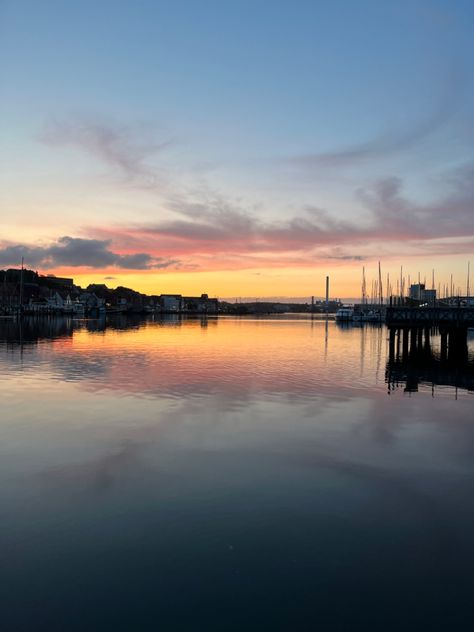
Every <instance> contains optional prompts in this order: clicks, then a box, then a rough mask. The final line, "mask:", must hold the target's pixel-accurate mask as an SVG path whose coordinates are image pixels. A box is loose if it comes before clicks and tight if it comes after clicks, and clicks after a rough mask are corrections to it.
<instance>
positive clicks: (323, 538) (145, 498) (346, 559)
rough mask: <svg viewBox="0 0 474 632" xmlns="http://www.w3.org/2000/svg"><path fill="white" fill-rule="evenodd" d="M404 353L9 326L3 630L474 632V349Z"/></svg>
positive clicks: (298, 338)
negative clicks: (459, 355) (393, 356)
mask: <svg viewBox="0 0 474 632" xmlns="http://www.w3.org/2000/svg"><path fill="white" fill-rule="evenodd" d="M387 339H388V332H387V330H386V329H385V328H362V329H361V328H342V327H340V326H338V325H336V324H335V323H334V322H329V323H325V322H319V321H313V322H312V321H310V320H308V319H304V318H303V319H301V318H285V317H281V318H276V319H240V320H238V319H235V320H233V319H220V320H219V321H217V320H208V321H199V320H194V321H193V320H191V321H181V322H180V321H178V320H173V319H172V318H170V319H169V320H166V321H161V322H158V321H156V322H154V321H148V322H140V321H116V322H115V323H108V324H107V326H106V327H105V326H104V324H100V323H98V322H97V321H90V322H80V321H74V322H73V321H67V320H52V321H44V322H42V323H36V324H35V323H34V322H28V321H25V322H24V323H23V324H22V325H21V328H20V327H19V325H17V324H15V323H13V322H9V321H0V402H1V423H0V450H1V454H0V508H1V509H0V510H1V516H0V545H1V546H0V599H1V611H0V612H1V615H0V616H1V619H0V620H1V623H0V628H1V629H2V630H5V631H6V632H10V631H15V630H35V631H38V630H45V631H48V632H51V631H55V630H58V631H59V630H60V631H61V632H63V631H64V632H65V631H76V630H81V631H86V632H91V631H101V632H102V631H108V630H113V631H122V630H127V631H130V632H136V631H142V630H146V631H148V630H150V631H154V630H160V631H164V632H168V631H171V632H174V631H182V630H184V631H193V632H194V631H199V632H201V631H203V632H207V631H210V632H214V631H219V632H225V631H227V630H232V631H233V630H239V631H246V630H271V631H275V630H288V631H290V632H291V631H298V630H323V631H324V630H377V631H379V630H380V631H382V630H383V631H386V630H404V631H405V630H420V631H424V630H430V631H431V630H449V631H450V630H473V629H474V615H473V614H472V608H471V603H470V602H471V600H472V589H473V585H474V582H473V580H474V545H473V534H474V503H473V498H474V415H473V401H474V400H473V393H472V388H473V385H474V380H473V369H472V366H473V362H474V360H473V349H472V348H471V347H472V342H470V343H469V344H470V345H471V346H470V347H469V351H468V356H467V357H465V358H464V359H463V362H462V363H461V366H451V365H448V366H446V363H440V362H439V354H438V346H437V345H438V341H437V339H436V337H434V338H433V340H432V341H431V347H430V348H429V349H427V350H426V349H425V353H424V355H423V357H418V358H417V359H416V360H415V359H412V361H410V362H409V363H406V362H405V363H403V362H397V363H390V362H388V342H387ZM433 382H434V383H433ZM407 385H408V387H407ZM469 389H471V392H470V391H469Z"/></svg>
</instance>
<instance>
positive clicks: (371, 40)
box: [0, 0, 474, 269]
mask: <svg viewBox="0 0 474 632" xmlns="http://www.w3.org/2000/svg"><path fill="white" fill-rule="evenodd" d="M0 21H1V26H0V28H1V31H0V80H1V83H0V89H1V94H0V96H1V99H0V115H1V121H2V138H3V142H2V145H3V147H2V149H1V150H0V166H1V169H2V188H3V195H2V207H1V209H0V213H1V215H0V220H1V221H2V224H0V227H1V228H2V233H3V234H0V240H1V239H2V237H3V241H4V242H5V244H8V245H12V244H13V243H14V242H15V243H24V242H28V243H29V244H30V245H31V243H32V241H34V237H35V235H34V234H33V232H32V231H31V226H32V223H33V224H35V226H36V227H37V230H38V231H39V232H38V236H40V237H41V239H50V240H54V239H57V238H59V237H60V236H61V235H63V234H68V235H71V234H72V235H74V236H75V235H82V236H83V237H84V238H86V237H88V236H89V237H90V238H98V235H96V234H93V233H94V231H93V227H94V226H97V227H98V229H102V228H104V226H103V225H105V224H106V225H107V227H110V226H114V227H115V228H116V233H117V234H118V233H120V230H122V228H123V226H124V225H126V224H133V225H134V226H136V224H137V223H140V222H142V223H143V226H148V225H149V224H150V222H153V223H155V224H156V222H158V221H161V220H164V219H166V220H168V219H170V218H172V217H173V216H174V215H175V214H176V212H177V202H176V200H177V199H179V200H182V199H183V198H186V199H187V200H188V201H189V199H190V198H192V200H193V201H194V202H195V203H196V202H197V203H199V205H201V206H202V205H203V204H205V203H206V200H208V199H209V198H210V197H211V198H212V199H213V200H215V199H216V198H219V199H220V200H224V201H223V202H222V203H223V205H224V206H226V205H230V206H232V208H233V209H234V210H235V207H238V210H237V211H236V212H237V213H244V214H251V215H252V217H253V216H255V218H256V219H257V220H258V221H259V222H261V221H266V222H287V223H288V222H290V223H291V221H292V220H293V219H294V218H295V217H299V216H300V215H301V214H304V213H305V212H306V209H307V208H308V207H316V208H318V209H320V210H321V209H322V210H323V211H324V213H327V214H329V215H330V217H331V218H333V219H334V218H336V219H339V220H341V221H356V222H357V221H360V222H362V223H363V222H368V223H370V222H371V221H372V210H371V208H369V206H370V205H369V206H368V205H367V196H366V197H364V195H361V192H364V191H365V190H372V189H373V188H374V187H376V186H377V183H379V182H381V181H384V180H386V179H397V181H398V182H399V183H400V190H401V191H403V194H404V195H405V196H407V197H409V199H410V204H412V205H413V204H418V205H420V204H423V205H426V204H433V205H435V206H439V205H440V204H441V203H442V202H443V199H445V198H446V197H450V196H451V197H452V195H453V191H452V189H453V182H454V181H456V179H458V180H459V177H460V174H461V176H462V177H461V179H462V182H460V183H459V187H461V188H462V187H465V186H466V179H467V180H468V181H469V178H470V176H469V175H467V176H466V169H469V165H470V164H471V161H472V150H473V145H474V132H473V131H472V130H473V129H474V127H473V125H472V123H473V120H472V118H473V117H472V111H473V104H474V99H473V96H474V95H473V86H474V82H473V81H472V79H473V70H474V68H473V66H474V50H473V49H474V45H473V38H472V30H473V26H474V4H473V3H472V2H462V1H456V2H441V1H438V2H434V1H430V2H428V1H419V2H416V1H413V2H388V1H387V2H383V1H378V2H376V1H374V2H368V1H363V0H361V1H357V2H355V1H354V2H352V1H348V0H346V1H344V2H342V1H339V2H337V1H336V2H334V1H332V2H315V1H313V2H303V1H299V2H278V1H272V2H270V1H269V0H266V1H258V0H254V1H253V2H247V1H238V2H235V1H234V2H230V1H225V0H221V1H220V2H209V1H201V2H197V1H186V2H185V1H179V0H178V1H174V2H160V1H159V0H154V1H148V0H146V1H142V0H136V1H134V2H132V1H131V0H130V1H120V0H115V1H113V2H112V1H108V0H101V1H100V2H90V1H88V0H82V1H81V2H78V3H72V2H66V1H64V0H62V1H51V0H44V1H42V2H37V1H22V0H15V1H13V0H3V1H0ZM78 129H80V130H82V132H81V134H82V135H81V134H79V136H78V132H77V130H78ZM85 129H86V135H87V138H86V140H84V135H83V132H84V130H85ZM104 130H108V133H109V132H110V133H113V134H118V136H119V140H118V141H117V143H118V144H119V145H120V147H119V149H118V151H119V152H122V154H121V156H122V157H121V158H120V161H121V162H120V164H118V163H117V161H116V162H115V163H114V160H116V159H117V153H116V152H115V149H114V152H115V153H114V156H112V157H111V156H110V151H109V149H110V147H109V148H108V149H107V150H106V151H105V150H104V146H103V144H102V145H101V144H100V143H103V141H104V135H103V133H102V132H104ZM94 134H95V135H96V136H95V137H94V138H92V136H93V135H94ZM106 142H107V141H106ZM113 142H114V148H116V147H117V143H116V142H115V140H114V141H113ZM124 152H125V153H126V152H128V155H129V157H128V158H127V160H129V158H130V156H131V159H132V160H133V161H135V167H137V165H138V166H139V167H140V169H139V171H140V170H141V174H140V182H137V177H136V176H137V172H134V174H133V178H131V174H130V173H129V172H127V173H126V174H124V172H123V171H124V168H123V164H124V163H123V160H122V158H123V154H124ZM145 167H146V169H145ZM127 169H128V167H127ZM145 172H146V178H147V183H149V179H150V178H151V179H152V180H153V182H155V184H156V183H158V184H159V185H160V186H158V184H157V186H155V187H154V188H153V191H150V187H149V186H144V185H143V184H144V183H143V175H144V174H145ZM469 173H470V172H469ZM124 176H126V177H124ZM132 180H133V181H132ZM161 185H162V186H161ZM170 200H171V202H170ZM464 202H466V200H465V201H464ZM179 212H180V211H178V214H179ZM219 212H220V211H218V214H219ZM461 214H462V217H463V221H464V222H465V223H466V215H467V213H466V208H465V204H464V206H463V209H462V210H461ZM428 215H429V214H428ZM428 215H427V212H424V215H423V216H424V217H425V219H426V218H427V217H428ZM188 217H189V213H188ZM206 217H207V216H206ZM194 219H196V218H194ZM197 219H198V220H199V217H198V218H197ZM327 229H328V228H327V226H326V230H327ZM442 230H443V227H442V224H440V231H441V232H442ZM469 231H470V225H469V223H468V222H467V224H466V226H465V227H464V230H463V232H462V235H464V236H469ZM252 234H254V232H252ZM265 235H267V233H265ZM441 236H442V234H440V235H436V237H437V238H439V237H441ZM454 237H456V238H457V237H459V236H458V235H456V236H454ZM418 238H419V235H418V234H417V239H418ZM429 238H430V239H432V238H433V235H432V234H430V235H429ZM112 239H115V241H114V242H113V245H114V246H115V247H116V248H120V247H121V244H120V243H119V242H120V240H118V238H117V236H115V237H112ZM343 241H344V243H342V242H341V244H337V243H336V241H335V240H334V239H332V240H330V243H331V247H333V248H334V247H339V248H343V249H344V248H346V247H347V246H346V245H345V244H347V243H348V242H347V238H346V236H345V235H344V240H343ZM164 246H166V244H165V245H164ZM315 246H318V244H315ZM140 247H141V246H140ZM154 247H155V248H159V247H160V242H159V241H158V242H156V243H155V244H154ZM292 247H293V251H292V252H293V254H294V253H295V252H297V251H298V248H297V247H296V246H295V244H293V246H292ZM203 248H204V246H203ZM308 248H309V246H308V244H307V243H305V244H303V245H302V248H301V253H299V254H302V255H306V254H307V253H308ZM142 249H143V248H142ZM164 250H166V247H164ZM359 250H360V249H359ZM359 250H358V252H359ZM375 250H376V249H375V248H369V251H370V252H368V253H365V254H364V253H361V255H360V256H367V257H369V258H370V257H372V258H373V253H374V252H375ZM395 250H396V249H395V245H394V247H393V248H388V249H387V250H386V251H384V249H383V248H382V254H385V256H386V257H387V258H389V257H393V251H395ZM448 250H449V249H448ZM452 250H453V252H451V253H447V255H451V254H452V255H453V256H454V255H455V254H456V249H455V248H452ZM466 250H469V248H468V247H466V248H464V251H466ZM198 251H199V249H198V250H197V251H196V249H195V254H197V255H199V252H198ZM212 252H213V253H214V254H215V251H214V250H213V251H212ZM311 253H312V255H315V257H316V259H318V257H319V258H323V259H324V256H325V255H327V252H326V251H323V252H319V251H318V250H317V248H316V250H314V249H313V250H312V251H311ZM431 253H432V249H431V250H430V249H428V250H427V251H426V257H429V256H430V254H431ZM174 254H176V253H174ZM204 254H205V253H204ZM287 254H288V251H286V250H285V256H286V255H287ZM406 254H407V256H411V254H413V253H411V252H407V253H406ZM468 254H469V253H468ZM173 256H174V255H173ZM187 256H188V253H187V251H184V252H183V256H182V257H181V259H183V261H184V260H185V259H186V257H187ZM198 259H199V257H198V256H197V257H196V260H198ZM290 259H291V260H292V261H290ZM293 259H295V257H288V264H289V265H290V266H291V265H296V264H295V262H294V261H293ZM185 263H186V265H188V269H191V268H192V267H193V266H197V267H198V268H199V266H201V267H202V265H203V262H202V261H198V263H193V262H191V260H190V259H189V257H188V258H187V259H186V262H185ZM234 263H235V262H234ZM257 264H258V262H255V261H253V262H252V265H257ZM267 264H269V262H268V261H262V265H263V266H265V265H267ZM226 265H228V263H226V264H225V265H223V269H225V266H226ZM245 265H246V264H245ZM245 265H243V266H242V267H245ZM269 265H271V264H269ZM447 265H448V264H447ZM453 265H454V264H453ZM204 267H205V266H204Z"/></svg>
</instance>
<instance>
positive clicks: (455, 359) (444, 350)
mask: <svg viewBox="0 0 474 632" xmlns="http://www.w3.org/2000/svg"><path fill="white" fill-rule="evenodd" d="M435 335H436V336H437V335H439V347H438V346H437V345H435V346H434V349H433V347H432V336H435ZM388 355H389V357H388V363H387V372H386V378H387V382H388V384H389V392H390V390H391V389H392V390H393V387H394V385H398V384H404V385H405V390H406V391H407V392H415V391H416V390H418V384H419V382H428V383H431V384H432V386H433V385H434V384H449V385H453V386H456V387H457V386H461V387H463V388H468V390H472V389H473V385H474V364H473V363H472V361H471V360H470V359H469V352H468V338H467V327H465V326H459V325H456V326H443V327H439V329H438V328H432V327H428V326H426V324H424V325H423V326H418V327H416V326H413V325H412V326H407V325H399V324H397V325H392V326H389V354H388Z"/></svg>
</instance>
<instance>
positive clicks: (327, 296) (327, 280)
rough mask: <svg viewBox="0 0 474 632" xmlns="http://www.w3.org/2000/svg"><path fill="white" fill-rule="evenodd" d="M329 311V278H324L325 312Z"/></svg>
mask: <svg viewBox="0 0 474 632" xmlns="http://www.w3.org/2000/svg"><path fill="white" fill-rule="evenodd" d="M328 309H329V277H328V276H327V277H326V312H327V311H328Z"/></svg>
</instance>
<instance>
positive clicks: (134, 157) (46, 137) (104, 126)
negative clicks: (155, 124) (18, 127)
mask: <svg viewBox="0 0 474 632" xmlns="http://www.w3.org/2000/svg"><path fill="white" fill-rule="evenodd" d="M152 136H153V134H152V132H151V131H150V130H149V129H146V130H145V129H139V128H130V127H127V126H124V125H117V124H114V123H113V122H110V121H107V122H104V121H101V120H99V119H94V118H92V117H89V118H85V117H74V118H69V119H62V120H57V119H56V120H51V121H49V122H48V123H46V124H45V126H44V129H43V131H42V132H41V133H40V134H39V136H38V139H39V140H40V141H41V142H42V143H44V144H46V145H49V146H51V147H71V148H74V149H78V150H80V151H83V152H86V153H87V154H89V155H90V156H93V157H94V158H96V159H97V160H99V161H100V162H102V163H103V164H105V165H106V166H107V167H109V168H111V169H113V170H114V171H115V172H116V173H117V174H119V175H120V176H125V177H127V178H128V179H134V178H137V177H140V178H143V177H147V178H149V177H156V175H157V172H156V169H152V168H151V167H150V166H149V165H148V164H147V160H148V159H149V158H151V157H152V156H153V155H155V154H156V153H158V152H161V151H163V150H164V149H166V148H167V147H168V146H169V145H170V144H171V141H170V140H166V141H163V142H152V141H150V140H149V139H150V137H152Z"/></svg>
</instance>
